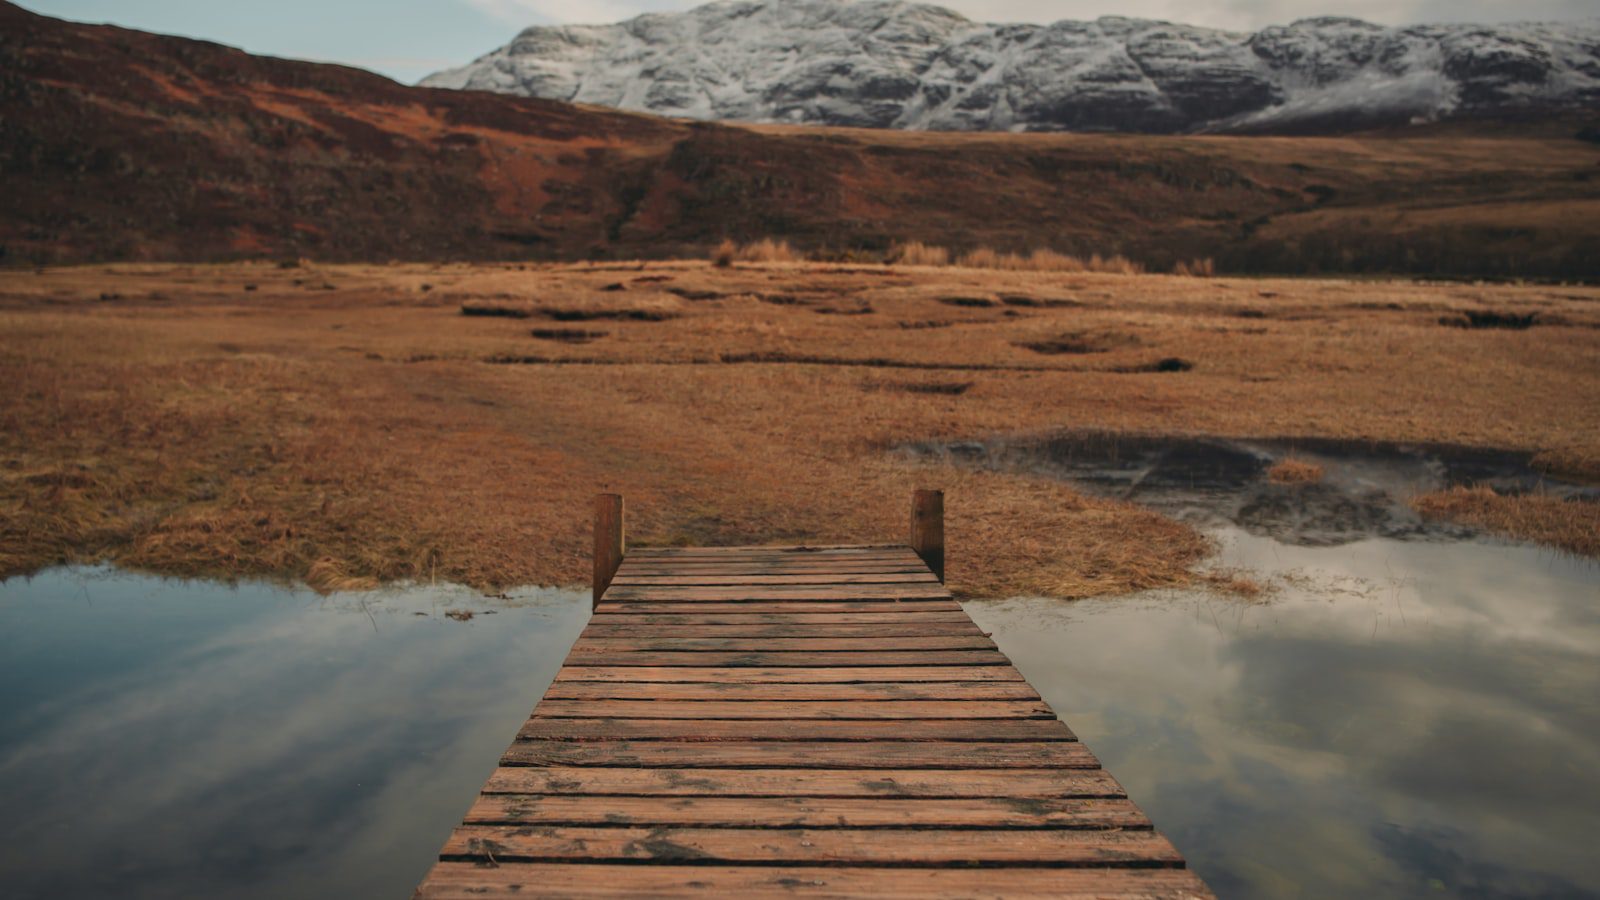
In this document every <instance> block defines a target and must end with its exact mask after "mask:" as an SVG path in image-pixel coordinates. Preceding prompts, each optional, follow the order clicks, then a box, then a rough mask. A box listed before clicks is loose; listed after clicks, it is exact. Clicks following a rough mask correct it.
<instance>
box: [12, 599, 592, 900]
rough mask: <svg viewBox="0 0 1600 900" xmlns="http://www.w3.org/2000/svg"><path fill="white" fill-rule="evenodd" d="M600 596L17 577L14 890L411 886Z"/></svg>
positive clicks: (304, 892)
mask: <svg viewBox="0 0 1600 900" xmlns="http://www.w3.org/2000/svg"><path fill="white" fill-rule="evenodd" d="M452 613H453V614H454V615H453V616H452V615H451V614H452ZM467 613H473V616H472V617H471V618H470V619H469V620H466V621H462V619H466V618H467V616H466V614H467ZM587 618H588V597H587V595H586V593H578V592H571V591H531V592H525V593H518V594H513V595H512V596H511V598H510V599H509V600H492V601H491V600H488V599H486V598H483V597H480V596H477V595H476V594H474V593H473V592H471V591H466V590H463V589H459V588H448V587H418V588H412V589H405V590H391V591H384V592H380V593H377V594H372V595H364V596H363V595H344V596H337V595H336V596H333V597H318V596H316V595H314V594H311V593H309V592H305V591H290V590H284V589H281V588H276V587H270V586H265V585H245V586H241V587H237V588H230V587H227V586H223V585H218V584H215V583H207V582H189V583H184V582H177V581H169V580H163V579H157V578H151V577H146V576H138V575H129V574H121V573H115V572H111V571H107V570H100V569H87V570H85V569H78V570H72V569H58V570H53V571H50V572H46V573H44V574H42V575H40V576H38V577H36V578H34V579H32V580H22V579H12V580H11V581H7V582H5V583H4V584H3V585H0V798H3V801H0V894H3V895H4V896H7V897H42V896H50V897H67V898H73V897H106V896H117V897H164V898H165V897H217V896H224V897H246V898H249V897H263V898H279V897H306V898H317V897H329V898H332V897H405V896H408V895H409V894H410V892H411V890H412V889H413V888H414V887H415V886H416V883H417V882H418V881H419V880H420V879H421V877H422V875H423V873H424V872H425V871H426V870H427V868H428V865H429V864H430V862H431V861H432V859H433V858H434V857H436V856H437V854H438V852H439V847H440V846H441V845H442V844H443V843H444V839H445V837H446V835H447V834H449V831H450V828H451V827H452V826H453V825H454V824H455V823H456V822H458V821H460V819H461V816H462V814H463V813H464V812H465V811H466V807H467V806H468V805H469V804H470V803H471V801H472V798H473V797H474V796H475V795H476V793H477V790H478V788H479V786H480V785H481V784H482V782H483V780H484V779H485V778H486V777H488V774H489V772H490V771H491V770H492V769H493V768H494V765H495V761H496V760H497V759H498V758H499V756H500V753H501V752H502V751H503V750H504V749H505V747H506V745H507V744H508V743H509V742H510V740H511V738H512V737H513V736H514V735H515V734H516V729H517V727H518V725H519V723H521V721H522V720H523V718H524V717H526V716H527V713H528V711H529V710H530V709H532V708H533V707H534V705H535V704H536V703H537V702H538V700H539V697H540V696H541V695H542V694H543V693H544V690H545V688H546V687H547V686H548V684H549V682H550V680H551V679H552V678H554V677H555V672H556V670H557V668H559V667H560V664H561V660H562V659H563V658H564V657H565V656H566V652H567V649H568V647H569V646H570V645H571V643H572V641H573V640H574V639H575V638H576V636H577V633H578V631H579V630H580V629H581V628H582V625H583V623H584V621H585V620H586V619H587Z"/></svg>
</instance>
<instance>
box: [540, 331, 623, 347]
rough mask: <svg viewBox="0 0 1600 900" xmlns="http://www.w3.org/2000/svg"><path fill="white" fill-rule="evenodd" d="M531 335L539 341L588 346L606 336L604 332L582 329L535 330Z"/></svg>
mask: <svg viewBox="0 0 1600 900" xmlns="http://www.w3.org/2000/svg"><path fill="white" fill-rule="evenodd" d="M532 334H533V336H534V337H536V338H538V339H539V340H541V341H560V342H562V343H564V344H590V343H593V342H595V341H597V340H599V339H601V338H603V337H605V336H606V332H604V331H586V330H584V329H582V328H535V329H533V332H532Z"/></svg>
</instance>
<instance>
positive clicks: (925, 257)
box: [884, 241, 950, 266]
mask: <svg viewBox="0 0 1600 900" xmlns="http://www.w3.org/2000/svg"><path fill="white" fill-rule="evenodd" d="M884 261H885V262H888V263H891V264H896V265H902V266H948V265H950V250H949V248H946V247H938V246H935V245H932V244H924V243H923V242H921V241H910V242H909V243H904V244H895V245H894V247H893V248H892V249H890V250H889V255H888V256H887V257H886V258H885V260H884Z"/></svg>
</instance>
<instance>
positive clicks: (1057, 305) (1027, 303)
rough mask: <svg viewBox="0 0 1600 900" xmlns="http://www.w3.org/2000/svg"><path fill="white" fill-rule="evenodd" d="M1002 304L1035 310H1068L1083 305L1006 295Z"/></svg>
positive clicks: (1056, 299) (1022, 295)
mask: <svg viewBox="0 0 1600 900" xmlns="http://www.w3.org/2000/svg"><path fill="white" fill-rule="evenodd" d="M1000 302H1001V303H1004V304H1005V305H1007V306H1024V307H1029V308H1034V309H1067V308H1071V307H1081V306H1083V304H1082V303H1079V302H1078V301H1076V300H1068V299H1065V298H1062V297H1029V296H1027V295H1026V294H1004V295H1002V296H1001V297H1000Z"/></svg>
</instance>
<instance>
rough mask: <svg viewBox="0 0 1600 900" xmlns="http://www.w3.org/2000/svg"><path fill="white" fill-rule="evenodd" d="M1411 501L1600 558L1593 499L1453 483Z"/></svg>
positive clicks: (1434, 513)
mask: <svg viewBox="0 0 1600 900" xmlns="http://www.w3.org/2000/svg"><path fill="white" fill-rule="evenodd" d="M1411 505H1412V506H1414V507H1415V508H1416V510H1417V511H1418V512H1420V513H1422V514H1423V515H1425V516H1430V517H1433V518H1439V519H1450V520H1452V521H1456V522H1465V523H1467V524H1469V525H1476V526H1478V527H1479V528H1483V529H1486V530H1488V531H1492V532H1494V533H1495V534H1500V535H1505V536H1507V537H1514V538H1521V539H1523V540H1529V541H1534V542H1537V543H1540V544H1545V545H1547V546H1550V547H1557V548H1559V549H1561V550H1565V551H1567V552H1568V553H1574V554H1577V555H1580V556H1593V557H1600V503H1596V502H1593V501H1581V500H1562V499H1561V498H1559V497H1552V496H1550V495H1549V494H1516V495H1506V494H1499V493H1496V492H1495V490H1494V489H1493V488H1490V487H1456V488H1451V489H1450V490H1447V491H1439V492H1436V493H1432V494H1424V495H1422V496H1420V497H1417V498H1415V499H1414V500H1412V502H1411Z"/></svg>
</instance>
